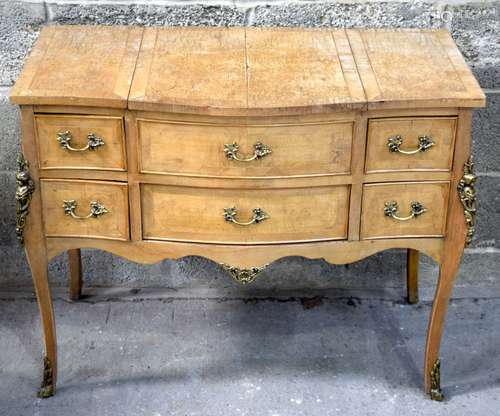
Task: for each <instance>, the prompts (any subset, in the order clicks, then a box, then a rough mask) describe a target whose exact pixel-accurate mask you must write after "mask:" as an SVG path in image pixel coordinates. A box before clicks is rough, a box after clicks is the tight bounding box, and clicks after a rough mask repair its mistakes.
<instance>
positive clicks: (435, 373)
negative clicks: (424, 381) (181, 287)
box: [429, 358, 444, 402]
mask: <svg viewBox="0 0 500 416" xmlns="http://www.w3.org/2000/svg"><path fill="white" fill-rule="evenodd" d="M429 394H430V396H431V400H436V401H438V402H440V401H442V400H443V399H444V395H443V392H442V391H441V361H439V358H438V359H437V360H436V362H435V363H434V365H433V366H432V369H431V389H430V391H429Z"/></svg>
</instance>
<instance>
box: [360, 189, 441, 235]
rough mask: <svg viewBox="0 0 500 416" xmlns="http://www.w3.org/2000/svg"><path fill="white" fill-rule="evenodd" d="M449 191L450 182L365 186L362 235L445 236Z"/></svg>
mask: <svg viewBox="0 0 500 416" xmlns="http://www.w3.org/2000/svg"><path fill="white" fill-rule="evenodd" d="M448 191H449V183H448V182H418V183H417V182H411V183H410V182H409V183H387V184H370V185H365V186H364V188H363V207H362V215H361V237H362V238H364V239H371V238H386V237H389V238H391V237H392V238H397V237H441V236H444V232H445V226H446V211H447V208H448ZM419 204H420V205H419Z"/></svg>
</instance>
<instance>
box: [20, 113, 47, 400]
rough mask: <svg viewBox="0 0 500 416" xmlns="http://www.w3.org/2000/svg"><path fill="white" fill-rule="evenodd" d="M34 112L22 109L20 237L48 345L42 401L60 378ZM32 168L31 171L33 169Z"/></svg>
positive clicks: (41, 389) (41, 392) (40, 392)
mask: <svg viewBox="0 0 500 416" xmlns="http://www.w3.org/2000/svg"><path fill="white" fill-rule="evenodd" d="M33 126H34V122H33V108H32V107H31V106H22V107H21V129H22V136H23V140H22V149H23V151H24V156H23V155H22V154H20V155H19V158H18V161H17V163H18V172H17V174H16V187H17V189H16V217H17V224H16V234H17V238H18V240H19V241H20V242H21V244H23V245H24V247H25V250H26V256H27V258H28V262H29V265H30V268H31V274H32V277H33V284H34V286H35V291H36V296H37V299H38V307H39V309H40V316H41V320H42V328H43V333H44V341H45V356H44V360H43V367H44V369H43V381H42V386H41V388H40V391H39V393H38V395H39V397H42V398H45V397H50V396H52V395H53V394H54V392H55V386H56V378H57V345H56V329H55V321H54V310H53V306H52V297H51V294H50V287H49V280H48V267H47V266H48V260H47V259H48V256H47V248H46V243H45V235H44V232H43V218H42V202H41V196H40V180H39V177H38V171H37V169H36V168H35V167H36V166H37V164H38V162H37V152H36V145H35V141H34V137H35V133H34V131H33V130H34V129H33ZM30 167H31V169H30Z"/></svg>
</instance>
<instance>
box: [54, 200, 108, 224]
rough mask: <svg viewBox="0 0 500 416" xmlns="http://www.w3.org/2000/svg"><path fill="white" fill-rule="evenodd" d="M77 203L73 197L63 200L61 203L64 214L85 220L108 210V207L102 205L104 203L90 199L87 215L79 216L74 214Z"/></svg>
mask: <svg viewBox="0 0 500 416" xmlns="http://www.w3.org/2000/svg"><path fill="white" fill-rule="evenodd" d="M77 205H78V203H77V202H76V201H75V200H74V199H70V200H68V201H64V203H63V208H64V213H65V214H66V215H70V216H72V217H73V218H76V219H77V220H85V219H87V218H91V217H94V218H97V217H99V216H100V215H104V214H107V213H108V212H109V211H108V209H107V208H105V207H104V205H102V204H100V203H99V202H97V201H92V202H91V203H90V213H89V214H88V215H82V216H80V215H76V214H75V210H76V207H77Z"/></svg>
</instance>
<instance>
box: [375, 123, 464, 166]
mask: <svg viewBox="0 0 500 416" xmlns="http://www.w3.org/2000/svg"><path fill="white" fill-rule="evenodd" d="M456 122H457V119H456V117H401V118H399V117H398V118H381V119H372V120H370V121H369V124H368V143H367V151H366V172H367V173H370V172H391V171H412V170H414V171H422V170H429V171H436V170H437V171H449V170H450V169H451V162H452V160H453V148H454V143H455V129H456Z"/></svg>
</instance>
